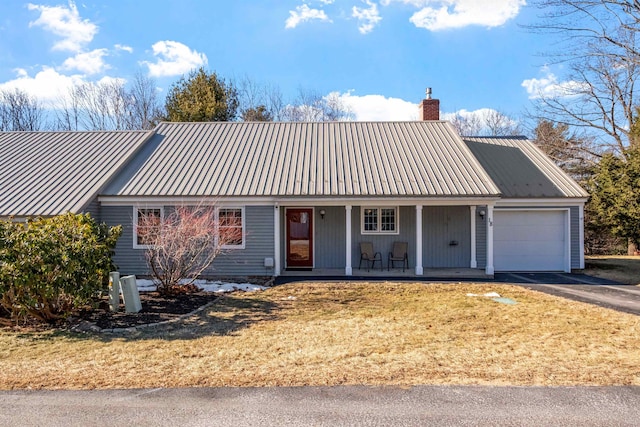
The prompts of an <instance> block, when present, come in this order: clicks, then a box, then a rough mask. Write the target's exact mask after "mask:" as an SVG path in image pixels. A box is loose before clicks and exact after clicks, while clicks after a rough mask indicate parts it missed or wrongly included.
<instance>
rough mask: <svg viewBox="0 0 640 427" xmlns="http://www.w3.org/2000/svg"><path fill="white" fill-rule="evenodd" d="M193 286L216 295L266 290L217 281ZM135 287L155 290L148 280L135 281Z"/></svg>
mask: <svg viewBox="0 0 640 427" xmlns="http://www.w3.org/2000/svg"><path fill="white" fill-rule="evenodd" d="M179 283H180V284H183V285H184V284H186V283H189V280H188V279H182V280H180V282H179ZM193 284H194V285H196V286H197V287H198V288H199V289H200V290H202V291H205V292H217V293H227V292H234V291H244V292H254V291H263V290H265V289H267V287H266V286H260V285H254V284H253V283H227V282H221V281H219V280H216V281H210V280H203V279H196V280H194V281H193ZM136 285H137V286H138V291H140V292H152V291H155V290H156V289H157V286H156V284H155V282H154V281H153V280H148V279H136Z"/></svg>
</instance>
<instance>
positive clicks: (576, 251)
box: [569, 206, 584, 269]
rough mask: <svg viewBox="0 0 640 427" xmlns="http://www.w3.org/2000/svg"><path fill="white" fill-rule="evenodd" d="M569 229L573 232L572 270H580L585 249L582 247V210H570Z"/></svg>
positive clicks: (572, 207) (576, 207)
mask: <svg viewBox="0 0 640 427" xmlns="http://www.w3.org/2000/svg"><path fill="white" fill-rule="evenodd" d="M569 229H570V231H571V268H572V269H574V268H575V269H579V268H580V255H581V252H582V251H584V248H582V247H580V208H579V207H578V206H571V207H570V208H569Z"/></svg>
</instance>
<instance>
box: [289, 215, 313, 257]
mask: <svg viewBox="0 0 640 427" xmlns="http://www.w3.org/2000/svg"><path fill="white" fill-rule="evenodd" d="M286 215H287V226H286V229H287V237H286V238H287V267H301V268H311V267H313V209H308V208H307V209H305V208H290V209H287V214H286Z"/></svg>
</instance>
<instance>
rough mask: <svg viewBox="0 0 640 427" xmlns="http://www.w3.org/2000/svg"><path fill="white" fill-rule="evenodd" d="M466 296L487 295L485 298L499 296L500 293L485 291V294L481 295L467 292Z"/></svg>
mask: <svg viewBox="0 0 640 427" xmlns="http://www.w3.org/2000/svg"><path fill="white" fill-rule="evenodd" d="M467 296H468V297H479V296H483V297H487V298H500V294H499V293H497V292H487V293H486V294H483V295H478V294H467Z"/></svg>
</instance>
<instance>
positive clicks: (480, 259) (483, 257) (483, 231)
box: [476, 206, 487, 268]
mask: <svg viewBox="0 0 640 427" xmlns="http://www.w3.org/2000/svg"><path fill="white" fill-rule="evenodd" d="M480 211H485V216H484V218H481V217H480V215H479V214H478V212H480ZM486 212H487V207H486V206H477V207H476V261H477V263H478V268H485V267H486V266H487V215H486Z"/></svg>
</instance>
